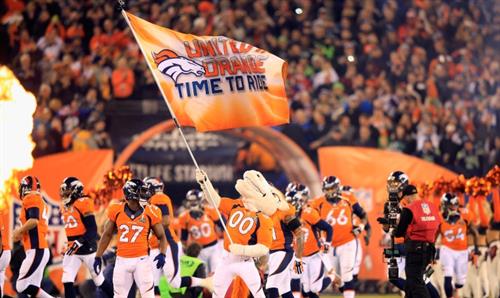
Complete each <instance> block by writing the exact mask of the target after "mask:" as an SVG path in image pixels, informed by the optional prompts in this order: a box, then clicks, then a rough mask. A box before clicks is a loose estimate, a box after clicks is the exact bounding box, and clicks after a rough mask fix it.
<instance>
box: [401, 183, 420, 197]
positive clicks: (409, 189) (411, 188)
mask: <svg viewBox="0 0 500 298" xmlns="http://www.w3.org/2000/svg"><path fill="white" fill-rule="evenodd" d="M417 193H418V191H417V188H416V187H415V185H412V184H408V185H407V186H406V187H405V189H403V196H411V195H416V194H417Z"/></svg>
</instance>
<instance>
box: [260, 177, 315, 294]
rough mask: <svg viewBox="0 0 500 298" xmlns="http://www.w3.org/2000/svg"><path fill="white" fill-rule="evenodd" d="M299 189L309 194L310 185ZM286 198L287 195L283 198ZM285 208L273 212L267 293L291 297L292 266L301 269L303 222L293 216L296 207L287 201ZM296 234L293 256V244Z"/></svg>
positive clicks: (298, 272)
mask: <svg viewBox="0 0 500 298" xmlns="http://www.w3.org/2000/svg"><path fill="white" fill-rule="evenodd" d="M300 187H301V190H302V191H303V192H304V193H306V194H308V193H309V189H308V188H307V187H305V186H303V185H300ZM285 200H286V199H285ZM287 205H288V208H287V210H277V211H276V212H275V213H274V214H273V215H272V216H271V219H272V220H273V243H272V246H271V250H270V254H269V261H268V266H269V275H268V276H267V282H266V290H267V297H271V298H275V297H280V296H282V297H287V298H293V294H292V290H291V287H290V286H291V281H292V269H293V271H295V272H296V273H297V274H301V273H302V271H303V266H302V251H303V250H304V236H303V232H302V229H301V226H302V224H301V223H300V220H299V219H298V218H297V216H296V214H295V213H296V212H295V207H294V206H293V205H292V204H290V203H288V202H287ZM294 238H295V244H296V247H295V256H294V249H293V247H292V245H293V242H294Z"/></svg>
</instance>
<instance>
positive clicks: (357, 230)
mask: <svg viewBox="0 0 500 298" xmlns="http://www.w3.org/2000/svg"><path fill="white" fill-rule="evenodd" d="M342 195H343V196H345V197H346V198H347V199H348V200H349V202H350V203H351V206H352V211H353V213H354V215H356V216H357V218H358V219H359V221H358V222H357V224H356V225H355V226H354V229H353V232H354V234H355V235H356V241H357V242H358V251H357V254H356V259H355V262H354V270H353V272H352V273H353V277H354V281H355V282H356V283H357V281H358V274H359V270H360V268H361V261H362V260H363V246H362V245H361V243H360V241H359V238H360V237H361V234H362V232H363V231H365V235H364V237H363V239H364V241H365V244H366V245H367V246H368V244H369V243H370V237H371V235H372V230H371V226H370V223H369V222H368V216H367V214H366V212H365V210H364V209H363V207H361V205H360V204H359V202H358V199H357V198H356V196H355V195H354V192H353V191H352V188H351V187H350V186H347V185H344V186H342Z"/></svg>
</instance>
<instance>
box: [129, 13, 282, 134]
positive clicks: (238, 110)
mask: <svg viewBox="0 0 500 298" xmlns="http://www.w3.org/2000/svg"><path fill="white" fill-rule="evenodd" d="M125 13H126V14H127V16H128V18H129V25H130V26H131V27H132V28H131V29H132V30H133V31H134V33H135V34H134V35H135V37H136V39H137V42H138V43H139V46H140V47H141V49H142V51H143V54H144V55H145V57H146V59H147V62H148V63H149V64H150V66H152V69H153V71H154V72H156V73H155V74H154V75H155V76H156V77H157V78H159V80H157V82H158V83H159V85H160V86H159V88H161V89H162V91H163V93H164V94H165V96H166V100H168V102H169V103H170V106H171V107H172V110H173V112H174V113H175V115H176V116H177V119H178V120H179V123H180V125H185V126H194V127H195V128H196V129H197V130H198V131H210V130H222V129H229V128H235V127H245V126H263V125H267V126H270V125H279V124H283V123H288V121H289V105H288V100H287V97H286V93H285V77H286V62H285V61H284V60H283V59H281V58H279V57H277V56H274V55H272V54H270V53H268V52H266V51H264V50H261V49H259V48H256V47H254V46H252V45H250V44H247V43H244V42H239V41H235V40H232V39H230V38H227V37H224V36H195V35H190V34H183V33H180V32H176V31H173V30H170V29H167V28H164V27H161V26H158V25H155V24H152V23H149V22H147V21H145V20H143V19H141V18H139V17H136V16H134V15H132V14H130V13H127V12H125Z"/></svg>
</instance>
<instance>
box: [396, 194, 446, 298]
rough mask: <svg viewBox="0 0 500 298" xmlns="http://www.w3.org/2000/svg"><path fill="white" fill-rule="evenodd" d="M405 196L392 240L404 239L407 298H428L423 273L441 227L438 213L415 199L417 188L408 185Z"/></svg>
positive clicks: (432, 206) (431, 256)
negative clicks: (404, 203) (405, 203)
mask: <svg viewBox="0 0 500 298" xmlns="http://www.w3.org/2000/svg"><path fill="white" fill-rule="evenodd" d="M404 192H405V193H406V194H408V195H407V196H406V199H407V201H408V203H409V204H408V205H407V206H406V207H404V208H403V210H402V212H401V217H400V221H399V224H398V226H397V227H396V230H395V231H394V236H395V237H402V236H405V251H406V267H405V273H406V287H405V294H406V297H408V298H413V297H418V298H428V297H430V294H429V291H428V290H427V288H426V287H425V282H424V278H423V277H424V272H425V269H426V267H427V265H429V264H430V263H431V262H432V259H433V256H434V253H435V247H434V243H435V241H436V236H437V232H438V229H439V224H440V217H439V210H438V209H437V207H436V206H435V205H434V204H431V203H429V202H426V201H424V200H422V199H420V198H418V194H417V188H416V187H415V186H414V185H411V184H410V185H408V186H407V187H406V188H405V190H404Z"/></svg>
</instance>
